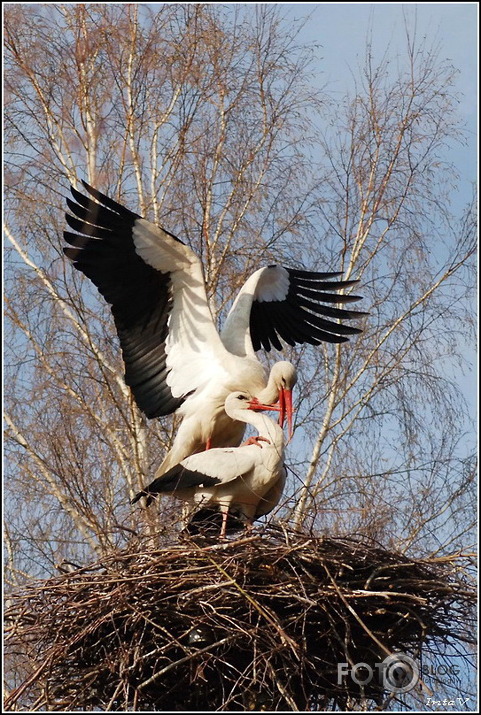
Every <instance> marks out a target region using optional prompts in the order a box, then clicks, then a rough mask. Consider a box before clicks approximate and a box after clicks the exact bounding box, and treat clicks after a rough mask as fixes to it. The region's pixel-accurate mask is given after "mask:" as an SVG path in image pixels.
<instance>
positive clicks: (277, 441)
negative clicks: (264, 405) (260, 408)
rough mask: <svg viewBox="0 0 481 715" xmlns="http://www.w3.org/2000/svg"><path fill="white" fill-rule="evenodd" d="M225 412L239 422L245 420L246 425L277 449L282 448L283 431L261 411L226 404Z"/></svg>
mask: <svg viewBox="0 0 481 715" xmlns="http://www.w3.org/2000/svg"><path fill="white" fill-rule="evenodd" d="M226 412H227V414H228V415H229V417H232V419H234V420H239V422H245V423H246V424H248V425H252V426H253V427H254V428H255V429H256V430H257V431H258V433H259V436H260V437H265V438H266V439H268V440H269V442H271V444H273V445H274V446H275V447H276V448H277V450H278V451H280V450H283V448H284V432H283V431H282V429H281V427H279V425H278V424H277V422H274V420H273V419H271V418H270V417H268V416H267V415H264V414H262V413H261V412H254V410H249V409H247V410H240V409H233V410H231V409H228V408H227V406H226Z"/></svg>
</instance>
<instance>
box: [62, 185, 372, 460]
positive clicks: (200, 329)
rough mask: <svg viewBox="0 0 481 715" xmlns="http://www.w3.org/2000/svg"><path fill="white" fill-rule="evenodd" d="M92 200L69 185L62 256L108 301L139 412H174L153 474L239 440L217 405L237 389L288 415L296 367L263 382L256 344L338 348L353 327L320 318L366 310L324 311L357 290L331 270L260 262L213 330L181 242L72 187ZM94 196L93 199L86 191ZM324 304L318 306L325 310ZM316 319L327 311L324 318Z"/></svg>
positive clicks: (237, 426) (196, 264)
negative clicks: (168, 441)
mask: <svg viewBox="0 0 481 715" xmlns="http://www.w3.org/2000/svg"><path fill="white" fill-rule="evenodd" d="M82 183H83V185H84V187H85V189H86V190H87V191H88V193H89V194H90V196H85V195H83V194H81V193H80V192H78V191H76V190H75V189H74V188H73V187H72V188H71V192H72V195H73V197H74V199H75V201H72V200H71V199H67V204H68V206H69V208H70V210H71V212H72V214H74V215H73V216H72V215H70V214H66V219H67V223H68V225H69V226H70V228H72V229H73V230H74V231H76V233H72V232H70V231H65V232H64V237H65V240H66V242H67V243H69V244H70V247H66V248H64V252H65V254H66V255H67V256H68V257H69V258H70V259H71V260H72V261H73V264H74V266H75V268H77V269H78V270H80V271H82V272H83V273H84V274H85V275H86V276H88V278H90V280H91V281H92V282H93V283H94V284H95V285H96V286H97V288H98V290H99V291H100V293H101V294H102V295H103V296H104V298H105V299H106V301H107V302H108V303H109V304H110V305H111V308H112V313H113V316H114V320H115V324H116V328H117V333H118V336H119V339H120V345H121V348H122V355H123V359H124V363H125V381H126V383H127V385H129V386H130V388H131V390H132V393H133V396H134V398H135V400H136V402H137V405H138V406H139V408H140V409H141V410H142V411H143V412H144V414H145V415H146V416H147V417H149V418H153V417H159V416H162V415H168V414H171V413H173V412H176V413H177V414H178V415H180V416H182V417H183V421H182V424H181V426H180V428H179V430H178V432H177V435H176V438H175V441H174V443H173V446H172V449H171V451H170V452H169V454H168V455H167V457H166V459H165V460H164V462H163V464H162V465H161V467H160V469H159V471H158V473H163V472H164V471H166V470H167V469H169V468H170V467H172V466H173V465H175V464H178V463H179V462H180V461H181V460H182V459H184V457H187V456H188V455H190V454H193V453H195V452H198V451H201V450H203V449H205V448H206V447H207V448H211V447H217V446H237V445H239V444H240V442H241V441H242V436H243V433H244V429H245V425H244V424H243V423H239V422H237V421H233V420H232V419H230V418H229V417H228V416H227V415H226V413H225V411H224V402H225V399H226V397H227V395H228V394H229V393H231V392H232V391H233V390H244V391H246V392H248V393H249V394H250V395H254V396H255V397H257V399H259V400H260V401H261V402H263V403H265V404H269V403H271V402H275V401H276V400H277V399H278V398H279V400H280V404H281V409H282V412H281V419H280V421H281V423H282V421H283V413H284V412H286V413H287V416H288V420H289V423H290V429H291V422H292V397H291V390H292V387H293V384H294V383H295V380H296V373H295V368H294V366H293V365H291V364H290V363H287V362H284V361H283V362H279V363H276V364H275V365H274V367H273V368H272V370H271V373H270V375H269V379H267V376H266V372H265V369H264V367H263V366H262V364H261V362H260V361H259V360H258V358H257V356H256V354H255V353H256V351H257V350H259V349H260V348H265V349H266V350H270V349H271V346H273V347H274V348H276V349H278V350H280V349H282V344H281V342H280V338H281V339H282V340H284V341H285V342H286V343H288V344H289V345H296V344H297V343H310V344H313V345H318V344H320V343H321V342H323V341H327V342H332V343H341V342H345V341H346V340H348V338H347V337H346V336H348V335H353V334H355V333H359V332H361V331H360V329H359V328H354V327H351V326H348V325H342V324H341V323H339V322H334V321H333V320H327V319H326V317H328V318H334V319H335V320H336V321H337V319H338V318H344V319H350V318H357V317H360V316H362V315H365V313H361V312H358V311H348V310H343V309H340V308H336V307H332V304H333V303H347V302H351V301H355V300H359V298H358V297H356V296H352V295H345V294H337V293H333V292H332V291H336V290H338V289H345V288H347V287H349V286H351V285H353V284H354V283H356V282H357V281H352V280H350V281H337V280H332V279H333V278H337V277H338V276H339V275H341V274H339V273H311V272H307V271H300V270H292V269H289V268H283V267H282V266H280V265H273V266H268V267H265V268H261V269H260V270H258V271H256V272H255V273H254V274H253V275H252V276H251V277H250V278H249V279H248V280H247V282H246V283H245V285H244V286H243V288H242V289H241V291H240V293H239V295H238V296H237V299H236V301H235V302H234V304H233V306H232V308H231V310H230V312H229V315H228V316H227V319H226V322H225V325H224V328H223V330H222V333H221V334H220V335H219V333H218V332H217V329H216V327H215V324H214V321H213V318H212V314H211V311H210V307H209V303H208V300H207V295H206V289H205V283H204V277H203V271H202V264H201V261H200V260H199V258H198V257H197V256H196V255H195V253H194V252H193V251H192V250H191V249H190V248H189V247H188V246H186V245H185V244H184V243H182V241H180V240H179V239H178V238H176V237H175V236H174V235H173V234H171V233H169V232H168V231H166V230H165V229H163V228H160V227H159V226H156V225H155V224H153V223H150V222H149V221H146V220H145V219H143V218H142V217H141V216H139V215H138V214H136V213H133V212H132V211H129V210H128V209H127V208H125V207H124V206H121V205H120V204H118V203H117V202H116V201H113V200H112V199H110V198H109V197H107V196H105V195H104V194H102V193H100V192H99V191H97V190H96V189H94V188H92V187H91V186H89V185H88V184H87V183H86V182H82ZM91 197H93V198H91ZM323 304H327V305H323ZM324 316H326V317H324Z"/></svg>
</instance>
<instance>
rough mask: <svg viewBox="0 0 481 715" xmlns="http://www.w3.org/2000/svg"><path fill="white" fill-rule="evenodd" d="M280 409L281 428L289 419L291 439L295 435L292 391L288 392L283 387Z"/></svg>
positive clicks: (288, 426)
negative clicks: (285, 420)
mask: <svg viewBox="0 0 481 715" xmlns="http://www.w3.org/2000/svg"><path fill="white" fill-rule="evenodd" d="M279 407H280V415H279V424H280V426H281V427H284V419H285V418H286V417H287V428H288V434H289V439H291V437H292V433H293V419H292V416H293V413H294V409H293V407H292V390H288V389H286V388H283V387H281V389H280V391H279Z"/></svg>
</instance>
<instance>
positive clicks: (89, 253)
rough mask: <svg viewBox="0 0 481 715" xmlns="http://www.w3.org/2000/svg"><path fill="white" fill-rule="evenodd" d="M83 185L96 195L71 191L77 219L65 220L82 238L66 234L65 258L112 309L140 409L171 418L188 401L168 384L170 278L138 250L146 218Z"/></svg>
mask: <svg viewBox="0 0 481 715" xmlns="http://www.w3.org/2000/svg"><path fill="white" fill-rule="evenodd" d="M82 183H83V185H84V186H85V188H86V189H87V191H88V192H89V194H90V195H91V196H84V195H83V194H81V193H80V192H79V191H77V190H76V189H74V188H73V187H72V188H71V192H72V196H73V197H74V199H75V202H74V201H72V200H71V199H67V205H68V207H69V209H70V211H71V212H72V214H74V215H73V216H72V215H70V214H66V220H67V224H68V225H69V227H70V228H71V229H73V230H74V231H77V233H72V232H71V231H65V232H64V238H65V241H66V243H68V244H69V246H68V247H65V248H64V253H65V255H66V256H67V257H68V258H70V259H71V260H72V261H73V264H74V266H75V268H76V269H77V270H79V271H81V272H82V273H84V274H85V275H86V276H87V277H88V278H89V279H90V280H91V281H92V282H93V283H94V285H95V286H96V287H97V288H98V290H99V292H100V293H101V295H103V297H104V298H105V300H106V301H107V302H108V303H109V304H110V305H111V309H112V314H113V316H114V320H115V325H116V328H117V333H118V336H119V339H120V345H121V348H122V356H123V359H124V363H125V382H126V384H127V385H128V386H129V387H130V388H131V390H132V394H133V396H134V398H135V401H136V402H137V405H138V406H139V408H140V409H141V410H142V411H143V412H144V413H145V414H146V416H147V417H150V418H152V417H159V416H161V415H167V414H171V413H172V412H174V411H175V410H176V409H178V407H180V405H181V404H182V403H183V401H184V399H185V396H183V397H180V398H176V397H174V396H173V395H172V392H171V391H170V388H169V387H168V385H167V382H166V378H167V369H166V354H165V340H166V338H167V331H168V327H167V321H168V318H169V315H170V311H171V308H172V299H171V281H170V274H169V273H161V272H160V271H157V270H155V269H154V268H152V267H151V266H149V265H148V264H146V263H145V262H144V261H143V260H142V259H141V257H140V256H139V255H138V254H137V252H136V251H135V245H134V241H133V235H132V229H133V227H134V225H135V222H136V221H137V220H138V219H140V218H141V216H139V214H136V213H134V212H132V211H129V209H127V208H125V207H124V206H122V205H121V204H119V203H117V202H116V201H114V200H113V199H110V198H109V197H108V196H105V194H102V193H101V192H100V191H97V190H96V189H94V188H92V187H91V186H89V185H88V184H87V183H86V182H82ZM91 197H93V198H91ZM169 235H170V236H172V234H169ZM172 238H175V240H176V241H179V239H177V238H176V237H175V236H172ZM179 243H182V241H179Z"/></svg>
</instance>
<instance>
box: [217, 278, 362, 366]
mask: <svg viewBox="0 0 481 715" xmlns="http://www.w3.org/2000/svg"><path fill="white" fill-rule="evenodd" d="M341 275H342V274H341V273H312V272H310V271H300V270H294V269H292V268H284V267H283V266H278V265H273V266H268V267H266V268H261V269H260V270H258V271H256V272H255V273H254V274H253V275H252V276H251V277H250V278H249V279H248V280H247V281H246V283H245V284H244V286H243V287H242V289H241V291H240V292H239V295H238V296H237V298H236V301H235V302H234V305H233V306H232V309H231V311H230V313H229V315H228V316H227V320H226V322H225V325H224V328H223V330H222V340H223V343H224V345H225V346H226V347H227V348H228V349H229V350H232V351H233V352H234V351H237V354H241V353H240V352H239V350H242V345H246V344H247V345H248V346H249V338H250V341H251V343H252V348H253V350H254V351H256V350H260V349H261V348H264V349H265V350H268V351H269V350H270V349H271V347H274V348H276V350H282V349H283V346H282V343H281V339H282V340H283V341H284V342H286V343H287V344H288V345H296V344H302V343H309V344H311V345H319V344H320V343H322V342H328V343H344V342H346V341H347V340H348V339H349V337H348V336H350V335H356V334H357V333H360V332H362V331H361V329H360V328H355V327H353V326H351V325H345V324H343V323H339V322H337V321H338V320H339V319H342V320H351V319H353V318H360V317H362V316H365V315H367V313H364V312H361V311H355V310H346V309H344V308H338V307H336V306H337V305H339V304H344V303H353V302H354V301H357V300H361V298H360V297H359V296H354V295H350V294H349V295H346V294H345V293H338V292H336V291H340V290H345V289H346V288H349V287H350V286H353V285H355V284H356V283H357V282H358V281H356V280H346V281H343V280H336V279H338V278H339V277H340V276H341ZM249 347H250V346H249ZM248 351H249V350H248V349H247V352H248Z"/></svg>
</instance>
